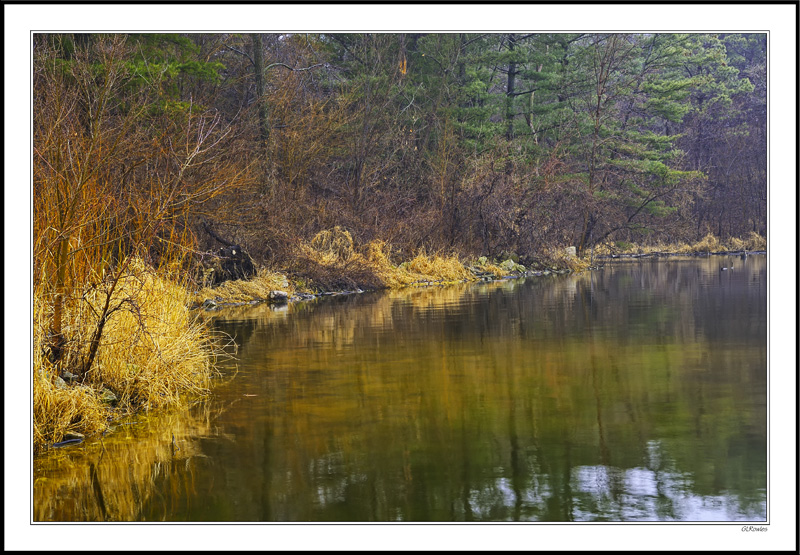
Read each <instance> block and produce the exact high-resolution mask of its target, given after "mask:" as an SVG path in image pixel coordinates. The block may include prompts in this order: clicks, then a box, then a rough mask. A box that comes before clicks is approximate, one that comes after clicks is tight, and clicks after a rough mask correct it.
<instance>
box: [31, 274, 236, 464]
mask: <svg viewBox="0 0 800 555" xmlns="http://www.w3.org/2000/svg"><path fill="white" fill-rule="evenodd" d="M113 298H114V299H115V301H119V300H122V299H128V300H127V301H126V303H125V305H124V306H125V309H122V310H119V311H117V312H115V313H113V314H112V315H111V317H110V318H109V319H108V322H107V324H106V326H105V329H104V333H103V339H102V341H101V343H100V346H99V348H98V351H97V357H96V359H95V361H94V364H93V365H92V367H91V368H90V369H89V371H88V372H87V373H86V375H85V377H84V380H83V383H82V384H79V385H71V386H69V385H68V386H66V387H65V386H64V385H63V384H61V385H60V387H59V383H57V380H56V378H57V375H56V369H55V368H54V367H53V365H52V364H51V363H50V361H49V360H48V359H47V358H46V357H45V356H44V355H43V352H42V351H43V345H44V339H45V334H46V330H47V327H46V326H47V324H48V322H49V319H48V318H47V314H46V310H45V309H46V303H45V302H44V299H43V298H42V295H41V294H35V299H34V320H35V321H34V352H33V355H34V356H33V363H34V364H33V372H34V449H35V450H38V449H40V448H41V447H43V446H44V445H45V444H48V443H54V442H58V441H60V440H61V439H62V438H63V436H64V434H65V433H67V432H80V433H83V434H85V435H90V434H93V433H96V432H98V431H100V430H102V429H103V428H104V427H105V425H106V423H107V421H108V420H109V419H110V418H112V417H113V416H114V414H115V413H117V414H118V413H126V412H132V411H136V410H139V409H151V408H157V407H164V406H167V405H175V404H179V403H181V402H183V401H184V400H185V399H186V398H187V397H192V396H196V395H199V394H204V393H206V392H207V391H208V386H209V380H210V377H211V374H212V372H213V359H214V356H215V355H217V354H219V353H221V349H220V348H219V347H220V346H219V345H218V344H216V343H215V340H213V339H212V337H211V336H210V334H209V332H208V329H207V328H206V326H205V325H204V324H203V323H202V322H201V321H200V320H198V319H196V318H193V317H192V316H191V315H190V312H189V309H188V304H189V297H188V293H187V291H186V289H185V288H184V287H182V286H181V285H180V284H178V283H176V282H174V281H171V280H169V279H165V278H163V277H160V276H157V275H156V274H155V273H154V272H153V271H152V270H151V269H149V268H147V267H146V266H145V265H144V264H143V263H141V262H139V261H134V262H133V263H132V264H131V267H130V271H129V272H127V273H126V275H125V276H124V277H123V278H122V279H121V280H120V283H119V285H118V287H117V290H116V291H115V292H114V297H113ZM101 300H102V299H100V293H99V291H98V290H94V291H93V292H91V293H88V294H87V295H86V296H85V297H84V300H83V301H81V302H80V303H73V304H71V305H69V311H68V312H67V314H66V320H67V322H68V326H67V327H66V329H67V330H68V334H69V337H70V342H71V345H73V348H72V350H73V351H76V350H78V346H81V345H86V344H87V343H88V338H89V336H90V334H91V332H92V331H93V328H94V319H93V318H92V317H90V314H91V313H92V311H91V310H90V309H89V305H94V306H97V305H98V304H99V303H100V302H101ZM67 360H69V358H67ZM105 389H108V390H110V391H111V392H113V393H114V395H115V396H116V397H117V399H118V401H117V403H116V405H117V406H116V408H112V407H111V406H110V405H108V404H106V403H104V402H103V400H102V399H101V392H102V391H103V390H105Z"/></svg>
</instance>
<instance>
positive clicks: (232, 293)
mask: <svg viewBox="0 0 800 555" xmlns="http://www.w3.org/2000/svg"><path fill="white" fill-rule="evenodd" d="M276 290H280V291H285V292H286V293H287V294H289V295H291V294H293V293H294V292H295V287H294V286H293V285H292V284H291V283H290V282H289V280H287V279H286V276H284V275H283V274H280V273H278V272H273V271H271V270H268V269H267V268H263V267H262V268H259V270H258V273H257V274H256V275H255V277H253V278H250V279H237V280H229V281H224V282H222V283H220V284H219V285H216V286H213V287H204V288H202V289H200V290H199V291H196V292H194V293H193V295H192V297H193V304H195V305H199V304H202V303H203V301H205V300H206V299H215V298H221V299H225V302H230V303H249V302H254V301H256V302H260V301H265V300H267V299H269V294H270V293H271V292H272V291H276Z"/></svg>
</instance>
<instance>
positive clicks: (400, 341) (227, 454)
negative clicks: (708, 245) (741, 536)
mask: <svg viewBox="0 0 800 555" xmlns="http://www.w3.org/2000/svg"><path fill="white" fill-rule="evenodd" d="M731 262H732V263H733V266H734V268H733V270H725V271H722V270H720V269H719V267H720V266H723V265H724V266H726V267H727V265H728V264H729V263H731ZM737 262H738V259H736V261H726V260H724V259H723V258H721V257H711V258H708V259H701V260H697V259H686V260H676V259H670V260H660V261H637V262H629V263H621V264H614V265H609V266H606V268H604V269H603V270H601V271H597V272H591V273H586V274H582V275H579V276H550V277H543V278H533V279H529V280H527V281H508V282H500V283H487V284H464V285H457V286H450V287H441V288H424V289H415V290H402V291H395V292H389V293H374V294H373V293H370V294H363V295H357V296H341V297H333V298H329V299H324V300H320V301H317V302H312V303H302V304H296V305H291V306H289V307H287V308H284V309H282V310H274V309H272V308H270V307H268V306H259V307H250V308H242V309H233V310H230V311H227V312H226V313H224V314H223V315H222V316H221V317H220V318H218V319H217V321H216V325H217V326H219V328H220V329H222V330H223V331H225V332H226V333H229V334H230V335H232V336H235V337H236V339H237V342H238V343H239V345H240V349H239V353H238V357H239V361H238V368H237V369H238V374H237V375H236V376H235V378H234V379H230V380H228V381H226V382H225V383H224V384H220V386H219V387H217V388H215V397H214V399H213V401H212V402H211V403H209V404H207V406H206V408H205V409H203V410H204V411H205V412H203V411H200V412H197V411H198V409H195V412H194V413H192V412H191V411H189V413H188V416H187V415H182V416H176V417H173V418H177V419H178V420H180V421H181V422H184V424H182V425H180V426H179V425H176V423H175V422H170V421H169V420H166V421H164V423H163V424H154V427H153V429H152V431H150V432H148V433H150V434H152V437H153V438H155V439H154V440H153V442H152V443H153V445H154V446H153V447H147V446H146V445H145V446H142V445H138V446H137V444H138V443H141V442H140V441H136V442H133V443H132V442H130V441H127V442H126V441H120V442H119V443H120V446H119V449H121V451H120V452H119V453H118V454H116V455H114V456H113V457H110V456H109V455H110V453H111V451H110V447H109V438H106V439H105V444H106V449H107V450H106V455H105V457H106V458H105V459H103V460H101V459H100V458H99V457H98V456H97V455H96V454H95V455H91V456H89V457H87V456H77V455H75V456H69V457H67V458H69V459H70V460H72V462H71V463H70V464H63V463H62V462H59V463H53V464H52V465H51V466H47V467H46V468H45V466H46V465H43V466H42V467H41V468H40V469H38V470H37V472H36V476H37V482H36V486H35V493H36V494H37V496H36V502H37V515H36V517H37V519H43V520H52V519H55V520H87V519H109V520H110V519H122V520H189V521H313V522H322V521H355V522H365V521H417V522H430V521H439V522H446V521H479V520H482V521H486V520H493V521H526V520H527V521H549V522H554V521H583V520H611V521H630V520H659V521H668V520H683V521H687V520H688V521H710V520H764V519H765V517H766V493H765V488H766V262H765V259H764V257H757V256H752V257H749V258H748V259H747V260H746V261H744V262H745V264H746V265H737ZM737 266H738V267H737ZM210 407H214V408H210ZM200 413H202V414H203V415H204V416H202V417H200V416H199V415H200ZM171 429H182V430H184V431H183V432H179V433H176V438H179V443H180V442H182V443H181V445H182V447H181V449H186V451H184V452H183V453H181V451H178V453H181V454H179V455H178V456H177V458H176V456H175V455H174V453H171V452H170V442H169V441H166V442H165V439H166V438H168V437H169V435H168V434H167V433H166V432H167V431H168V430H171ZM156 444H157V447H155V445H156ZM74 452H75V453H79V451H78V450H75V451H74ZM190 453H191V454H192V456H189V454H190ZM92 456H93V457H95V458H94V459H92V458H91V457H92ZM109 460H110V461H113V463H111V464H109ZM120 460H124V461H130V460H139V461H141V462H142V465H141V468H140V467H139V466H136V465H133V468H134V470H127V471H125V472H123V471H122V469H124V468H128V469H130V468H131V465H130V464H127V466H126V465H120V464H119V461H120ZM92 464H93V465H94V467H92ZM109 467H113V470H109ZM92 468H94V470H92ZM93 472H94V473H95V474H96V477H97V479H94V478H93V477H92V476H93V474H92V473H93ZM42 480H44V481H42ZM93 480H94V481H93ZM93 483H101V485H102V488H103V498H104V499H107V498H113V497H112V496H111V495H110V494H106V493H105V492H106V491H116V490H119V493H117V494H115V495H117V496H118V498H119V499H120V500H119V501H115V502H107V501H106V502H105V507H106V508H105V509H103V508H102V505H103V504H102V503H100V502H99V501H98V499H99V496H98V495H97V491H96V489H94V488H93V486H92V484H93ZM123 497H124V498H125V499H128V498H129V499H130V501H123V500H122V498H123ZM109 506H112V507H113V508H112V509H109ZM122 506H125V507H128V509H127V510H122V509H119V508H118V507H122ZM39 507H41V510H38V508H39ZM87 507H90V508H87Z"/></svg>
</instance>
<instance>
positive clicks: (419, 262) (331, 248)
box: [295, 227, 474, 289]
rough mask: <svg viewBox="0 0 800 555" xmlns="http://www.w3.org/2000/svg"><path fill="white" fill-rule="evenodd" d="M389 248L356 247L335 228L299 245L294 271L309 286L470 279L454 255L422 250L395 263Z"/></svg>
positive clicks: (344, 232) (378, 244) (371, 285)
mask: <svg viewBox="0 0 800 555" xmlns="http://www.w3.org/2000/svg"><path fill="white" fill-rule="evenodd" d="M391 251H392V249H391V246H390V245H388V244H387V243H385V242H383V241H378V240H375V241H371V242H369V243H367V244H366V245H364V246H363V247H357V246H356V245H355V244H354V242H353V238H352V236H351V235H350V233H349V232H348V231H347V230H345V229H343V228H341V227H335V228H333V229H331V230H326V231H322V232H320V233H318V234H317V235H316V236H315V237H314V238H313V239H312V240H311V241H310V242H309V243H306V244H302V245H301V246H300V253H299V256H298V267H297V268H295V273H296V274H297V275H298V276H300V277H301V278H308V279H309V280H310V281H311V282H312V283H311V285H310V287H311V288H312V289H313V287H314V286H316V287H322V288H323V289H335V288H341V289H348V288H349V289H352V288H357V287H360V288H364V289H384V288H397V287H404V286H407V285H412V284H415V283H420V282H431V281H435V282H455V281H465V280H470V279H474V276H473V274H472V273H471V272H470V271H469V270H468V269H467V268H466V267H465V266H464V264H462V263H461V261H460V260H459V259H458V256H456V255H455V254H450V255H447V254H440V253H437V254H432V255H431V254H427V253H426V252H425V251H424V250H423V251H420V252H418V253H417V255H416V256H415V257H414V258H413V259H411V260H409V261H407V262H405V263H402V264H395V263H394V262H393V261H392V256H391Z"/></svg>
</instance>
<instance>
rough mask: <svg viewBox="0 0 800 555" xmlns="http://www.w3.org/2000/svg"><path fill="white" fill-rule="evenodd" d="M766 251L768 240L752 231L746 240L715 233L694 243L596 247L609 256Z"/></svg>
mask: <svg viewBox="0 0 800 555" xmlns="http://www.w3.org/2000/svg"><path fill="white" fill-rule="evenodd" d="M743 250H748V251H764V250H767V240H766V239H765V238H764V237H762V236H761V235H759V234H758V233H756V232H754V231H751V232H750V234H749V235H748V236H747V238H745V239H740V238H738V237H731V238H729V239H726V240H725V241H722V240H720V239H719V238H717V237H716V236H715V235H714V234H713V233H708V234H706V236H705V237H703V238H702V239H700V240H699V241H696V242H694V243H691V244H690V243H657V244H652V245H638V244H636V243H627V244H623V245H621V246H620V245H618V244H617V245H615V244H613V243H606V244H604V245H599V246H598V247H595V254H596V255H608V254H653V253H670V254H692V253H701V252H702V253H712V252H725V251H743Z"/></svg>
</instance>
